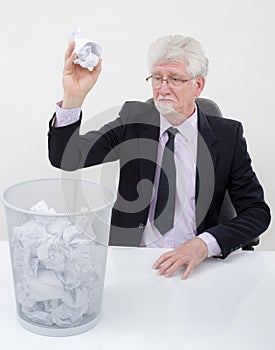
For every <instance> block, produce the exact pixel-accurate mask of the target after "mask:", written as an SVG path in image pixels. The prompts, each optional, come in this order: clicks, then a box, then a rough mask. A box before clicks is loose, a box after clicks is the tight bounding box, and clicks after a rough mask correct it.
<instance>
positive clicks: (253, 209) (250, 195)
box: [207, 123, 270, 258]
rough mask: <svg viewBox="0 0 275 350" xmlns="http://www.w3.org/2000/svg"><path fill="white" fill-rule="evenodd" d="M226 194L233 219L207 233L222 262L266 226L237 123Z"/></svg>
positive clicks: (263, 206) (260, 192)
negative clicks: (228, 197) (216, 247)
mask: <svg viewBox="0 0 275 350" xmlns="http://www.w3.org/2000/svg"><path fill="white" fill-rule="evenodd" d="M228 193H229V196H230V198H231V201H232V203H233V205H234V207H235V210H236V213H237V216H236V218H234V219H233V220H231V221H229V222H226V223H222V224H219V225H216V226H213V227H211V228H208V229H207V232H209V233H211V234H212V235H213V236H214V237H215V238H216V240H217V242H218V243H219V245H220V247H221V250H222V257H223V258H225V257H226V256H227V255H228V254H230V253H231V252H232V251H234V250H237V249H239V248H241V247H242V246H243V245H246V244H248V243H249V242H250V241H251V240H252V239H253V238H256V237H257V236H259V235H260V234H261V233H262V232H264V231H265V230H266V229H267V227H268V225H269V223H270V210H269V207H268V206H267V204H266V203H265V201H264V193H263V189H262V187H261V185H260V183H259V181H258V179H257V177H256V175H255V173H254V172H253V170H252V167H251V159H250V157H249V154H248V152H247V145H246V141H245V139H244V137H243V128H242V125H241V124H240V123H238V128H237V137H236V142H235V149H234V153H233V160H232V163H231V169H230V175H229V181H228Z"/></svg>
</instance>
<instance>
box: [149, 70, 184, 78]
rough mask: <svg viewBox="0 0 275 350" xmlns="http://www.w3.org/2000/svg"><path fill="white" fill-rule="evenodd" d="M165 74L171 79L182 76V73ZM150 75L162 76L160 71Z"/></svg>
mask: <svg viewBox="0 0 275 350" xmlns="http://www.w3.org/2000/svg"><path fill="white" fill-rule="evenodd" d="M166 74H167V76H169V77H171V76H175V77H180V76H182V75H184V73H183V72H172V71H170V72H167V73H166ZM152 75H163V73H162V72H160V71H155V72H152Z"/></svg>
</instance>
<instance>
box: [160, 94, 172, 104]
mask: <svg viewBox="0 0 275 350" xmlns="http://www.w3.org/2000/svg"><path fill="white" fill-rule="evenodd" d="M163 100H169V101H167V102H168V103H169V102H170V101H171V102H177V101H176V99H175V98H174V97H173V96H169V95H165V96H164V95H159V96H158V98H157V101H158V102H166V101H163Z"/></svg>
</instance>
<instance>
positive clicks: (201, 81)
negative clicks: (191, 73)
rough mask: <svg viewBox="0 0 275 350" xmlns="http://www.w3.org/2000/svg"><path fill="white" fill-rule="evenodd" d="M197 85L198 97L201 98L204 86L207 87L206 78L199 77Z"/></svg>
mask: <svg viewBox="0 0 275 350" xmlns="http://www.w3.org/2000/svg"><path fill="white" fill-rule="evenodd" d="M195 84H196V87H197V89H196V97H199V96H200V94H201V92H202V90H203V88H204V85H205V79H204V77H198V78H196V81H195Z"/></svg>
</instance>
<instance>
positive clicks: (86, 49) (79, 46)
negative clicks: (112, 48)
mask: <svg viewBox="0 0 275 350" xmlns="http://www.w3.org/2000/svg"><path fill="white" fill-rule="evenodd" d="M71 40H72V41H74V42H75V49H74V53H75V54H76V55H77V58H76V59H75V60H74V63H75V64H79V65H80V66H81V67H83V68H88V69H89V70H90V71H92V70H93V69H94V67H95V66H96V65H97V63H98V61H99V58H100V57H101V55H102V48H101V46H100V45H99V44H98V43H96V42H95V41H91V40H89V39H87V37H86V34H85V33H83V32H82V31H81V29H80V27H78V28H77V29H76V31H74V32H73V33H72V34H71Z"/></svg>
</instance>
